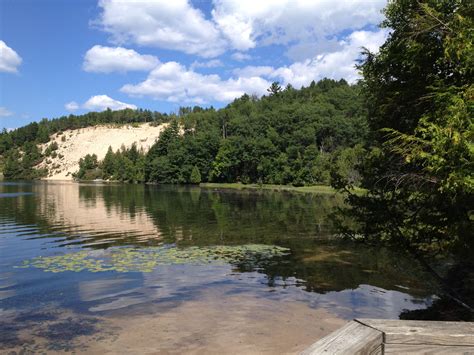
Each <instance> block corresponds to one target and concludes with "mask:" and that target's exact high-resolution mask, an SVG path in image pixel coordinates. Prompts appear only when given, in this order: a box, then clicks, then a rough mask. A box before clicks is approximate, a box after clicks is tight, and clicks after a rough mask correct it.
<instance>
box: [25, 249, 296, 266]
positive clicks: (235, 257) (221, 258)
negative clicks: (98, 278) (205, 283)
mask: <svg viewBox="0 0 474 355" xmlns="http://www.w3.org/2000/svg"><path fill="white" fill-rule="evenodd" d="M288 251H289V249H287V248H283V247H279V246H276V245H262V244H249V245H239V246H213V247H189V248H177V247H174V246H173V247H170V246H162V247H147V248H139V249H137V248H114V249H108V250H101V251H97V250H82V251H78V252H74V253H69V254H63V255H56V256H48V257H41V256H40V257H37V258H33V259H30V260H25V261H24V262H23V265H21V266H19V267H20V268H28V267H35V268H38V269H43V270H44V271H48V272H63V271H75V272H79V271H84V270H85V271H91V272H102V271H116V272H131V271H139V272H151V271H153V269H154V268H155V267H157V266H159V265H173V264H195V265H204V264H211V263H212V264H237V263H246V264H251V265H258V264H261V263H264V262H265V261H268V260H270V259H271V258H273V257H276V256H282V255H285V254H287V253H288Z"/></svg>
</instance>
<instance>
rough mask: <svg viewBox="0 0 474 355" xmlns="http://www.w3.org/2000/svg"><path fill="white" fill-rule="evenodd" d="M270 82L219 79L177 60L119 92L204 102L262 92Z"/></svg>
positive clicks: (242, 78) (189, 101) (258, 79)
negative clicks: (189, 67) (187, 67)
mask: <svg viewBox="0 0 474 355" xmlns="http://www.w3.org/2000/svg"><path fill="white" fill-rule="evenodd" d="M269 86H270V83H269V82H268V81H267V80H265V79H263V78H260V77H239V78H229V79H227V80H223V79H221V78H220V77H219V76H218V75H215V74H212V75H203V74H199V73H196V72H194V71H193V70H188V69H186V67H184V66H183V65H181V64H179V63H177V62H167V63H163V64H161V65H159V66H158V67H157V68H156V69H154V70H153V71H152V72H151V73H150V74H149V75H148V78H147V79H146V80H145V81H143V82H141V83H138V84H136V85H131V84H128V85H125V86H123V87H122V89H121V91H122V92H125V93H127V94H129V95H132V96H148V97H151V98H153V99H156V100H167V101H170V102H187V103H191V102H193V103H197V104H204V103H208V102H212V101H219V102H229V101H231V100H233V99H234V98H236V97H240V96H242V95H243V94H244V93H249V94H253V93H256V94H263V93H265V92H266V89H267V88H268V87H269Z"/></svg>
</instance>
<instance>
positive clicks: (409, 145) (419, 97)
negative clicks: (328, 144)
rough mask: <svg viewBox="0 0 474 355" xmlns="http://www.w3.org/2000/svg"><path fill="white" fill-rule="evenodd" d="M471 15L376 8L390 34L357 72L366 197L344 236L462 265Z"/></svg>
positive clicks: (472, 92) (436, 8)
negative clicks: (366, 139) (364, 126)
mask: <svg viewBox="0 0 474 355" xmlns="http://www.w3.org/2000/svg"><path fill="white" fill-rule="evenodd" d="M473 13H474V7H473V4H472V2H468V1H461V0H443V1H434V0H433V1H425V2H415V1H414V2H411V1H396V2H391V3H389V5H388V7H387V8H386V10H385V14H386V16H387V19H386V21H385V22H384V26H386V27H390V28H391V29H392V32H391V34H390V35H389V37H388V39H387V41H386V42H385V44H384V45H383V46H382V47H381V50H380V52H379V53H378V54H373V53H369V52H367V53H366V59H365V61H364V62H363V64H362V65H361V70H362V72H363V75H364V81H363V88H364V92H365V96H366V98H367V106H368V109H369V116H368V123H369V127H370V131H371V132H370V134H371V137H372V139H371V140H370V143H371V145H372V147H370V148H369V154H367V156H366V158H365V159H364V160H363V161H362V162H361V163H360V164H359V167H360V169H359V171H361V172H362V180H363V186H364V187H366V188H367V189H368V190H369V193H368V195H366V196H351V197H350V198H349V201H350V203H351V205H352V206H353V208H352V214H353V215H354V216H356V217H357V218H358V220H359V222H360V225H359V228H358V229H357V230H356V231H352V233H355V234H357V235H364V236H365V237H366V239H368V240H371V241H386V242H390V243H394V244H397V245H402V246H404V247H407V248H409V249H411V250H414V251H417V252H452V253H454V254H455V255H457V256H459V257H460V258H463V256H472V253H473V252H474V238H473V235H472V231H473V230H474V228H473V225H472V221H473V215H474V214H473V210H472V201H473V188H474V179H473V176H472V173H473V171H474V166H473V154H474V145H473V132H474V131H473V117H474V105H473V98H474V86H473V83H472V78H473V77H474V72H473V71H474V65H473V63H474V50H473V39H474V38H473V36H474V32H473V31H472V29H473V28H474V23H473V18H474V17H473ZM339 181H340V180H339ZM342 185H344V183H342V184H340V185H339V186H342Z"/></svg>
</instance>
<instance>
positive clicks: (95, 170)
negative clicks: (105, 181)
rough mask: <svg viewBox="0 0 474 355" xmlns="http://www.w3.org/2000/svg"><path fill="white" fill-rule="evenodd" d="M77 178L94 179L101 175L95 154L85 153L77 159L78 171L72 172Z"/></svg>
mask: <svg viewBox="0 0 474 355" xmlns="http://www.w3.org/2000/svg"><path fill="white" fill-rule="evenodd" d="M73 177H74V178H75V179H78V180H95V179H100V178H101V177H102V171H101V170H100V169H99V162H98V161H97V155H95V154H92V155H91V154H87V155H86V156H85V157H84V158H81V159H80V160H79V171H77V172H76V173H74V174H73Z"/></svg>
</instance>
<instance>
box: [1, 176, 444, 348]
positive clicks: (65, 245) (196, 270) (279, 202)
mask: <svg viewBox="0 0 474 355" xmlns="http://www.w3.org/2000/svg"><path fill="white" fill-rule="evenodd" d="M340 203H342V201H341V200H340V198H339V197H337V196H331V195H319V196H318V195H311V194H285V193H277V192H257V193H256V192H248V191H247V192H246V191H243V192H242V191H230V190H229V191H217V190H211V189H199V188H190V187H170V186H163V187H158V186H144V185H113V184H74V183H34V184H28V183H25V184H0V255H1V260H0V315H1V316H2V317H1V320H0V331H1V332H2V334H8V337H7V336H6V335H5V336H3V337H2V338H0V349H15V350H18V349H19V347H20V348H21V346H20V345H19V343H21V342H22V341H23V342H24V344H29V343H30V342H31V341H32V340H34V341H35V344H41V345H37V346H39V348H38V347H37V348H35V349H36V350H38V349H42V350H44V349H46V350H47V349H50V350H51V349H52V350H54V349H55V346H59V348H61V346H63V347H64V344H65V341H63V342H62V343H61V341H59V342H57V343H55V341H54V337H56V338H58V339H63V340H64V339H66V340H67V341H66V342H69V343H71V344H73V343H74V344H76V343H77V344H76V345H75V349H76V350H78V349H81V346H86V345H84V344H87V349H89V350H91V349H94V350H98V348H97V346H98V345H97V344H96V343H97V339H99V338H100V337H102V338H103V339H105V338H106V339H109V340H110V339H111V338H114V339H118V340H117V342H113V344H115V345H113V344H112V343H110V344H109V345H107V346H108V348H107V349H108V350H111V349H112V350H113V349H115V348H114V347H115V346H117V345H116V344H119V343H120V344H125V343H126V342H127V341H129V342H130V341H132V342H133V341H135V340H136V339H135V338H133V339H135V340H133V339H131V338H130V337H131V336H132V335H130V334H126V330H129V324H128V323H125V322H124V318H126V319H127V320H128V321H129V322H131V323H133V324H138V322H139V321H141V322H142V323H140V324H148V325H149V327H151V328H153V327H157V328H159V329H161V330H160V331H162V332H164V333H163V334H161V333H160V335H159V336H158V335H156V334H155V335H156V336H155V337H154V338H153V339H155V343H150V344H149V345H150V346H155V347H156V346H160V344H168V345H169V346H170V347H171V348H173V346H178V347H181V349H182V350H183V351H184V350H186V349H188V350H189V349H190V348H188V347H189V346H191V345H190V342H189V341H188V340H189V339H188V338H186V339H184V338H183V335H179V336H178V335H174V337H173V336H171V335H170V334H169V332H170V331H171V328H173V327H178V328H179V326H180V325H181V326H182V327H183V328H186V327H188V328H186V329H188V330H189V334H188V335H189V337H191V338H192V337H193V336H194V335H193V334H194V333H193V331H197V330H195V329H194V328H192V327H193V326H194V327H196V329H197V328H202V327H201V324H199V322H196V323H195V324H194V323H193V324H194V325H193V324H186V325H185V324H180V323H179V322H180V320H181V321H182V322H186V321H188V322H189V317H190V316H191V315H192V314H194V312H198V310H199V309H201V310H203V311H204V310H205V312H207V313H208V317H210V319H211V320H213V321H214V322H215V323H216V324H217V323H218V322H222V320H221V319H218V318H217V317H220V316H219V314H221V316H222V314H228V316H229V317H230V318H229V319H228V320H226V323H225V324H224V323H223V324H221V325H222V329H221V330H219V331H218V330H216V329H215V328H214V327H213V326H210V325H209V327H208V329H207V333H203V332H204V330H199V334H200V335H199V336H201V337H203V339H206V342H205V343H202V344H201V346H202V348H196V349H195V350H196V351H198V350H199V349H201V350H202V349H205V348H206V347H207V346H210V343H209V342H213V343H212V345H213V346H217V347H218V344H216V343H215V342H217V341H221V340H222V339H226V340H227V341H230V342H232V341H231V340H229V339H227V336H228V334H227V333H229V334H232V333H234V335H235V334H236V333H239V334H244V335H245V337H250V336H251V337H252V338H248V339H247V338H246V339H247V341H254V342H255V344H258V343H259V342H260V344H267V343H265V338H264V337H265V334H264V333H262V332H258V331H256V330H255V329H254V328H253V327H252V326H251V325H250V324H257V323H258V322H260V323H258V324H259V326H260V327H270V328H272V327H274V328H275V331H276V332H278V331H281V332H282V334H283V333H284V334H286V335H285V339H286V340H287V341H288V344H290V343H291V344H293V345H292V347H289V348H284V345H283V344H279V345H278V346H282V347H283V348H272V345H271V343H268V344H267V345H265V346H267V348H265V349H266V350H265V349H263V350H262V349H260V348H255V349H253V348H252V349H253V350H255V351H267V350H268V352H272V351H273V352H274V351H276V350H278V351H283V350H282V349H286V350H288V351H290V352H291V351H296V350H301V347H302V348H304V346H305V345H309V343H311V342H312V341H314V339H315V337H316V336H322V335H325V334H327V333H328V332H329V331H330V330H332V329H335V328H336V327H337V326H339V325H340V324H342V323H343V320H344V319H351V318H354V317H373V318H398V317H399V315H400V313H402V312H408V311H414V310H417V309H423V308H426V307H427V306H429V305H430V304H431V303H432V301H433V300H434V299H436V296H434V294H436V289H434V288H433V286H432V284H431V281H430V278H429V276H428V275H426V274H425V273H424V272H423V270H422V269H421V268H420V266H419V265H417V264H416V263H415V262H414V261H413V260H411V259H410V258H409V257H407V256H406V255H403V254H398V253H394V252H393V251H389V250H385V249H373V248H368V247H366V246H361V245H354V244H350V243H346V242H341V241H337V240H335V239H334V238H333V237H332V234H333V228H332V226H331V224H330V222H329V219H328V216H327V215H328V213H329V211H330V209H331V207H333V206H336V205H338V204H340ZM251 245H258V246H263V247H264V248H270V249H271V248H273V247H272V246H278V247H280V248H281V249H282V250H287V251H288V252H285V253H284V254H282V255H274V256H272V257H271V258H262V256H261V254H258V253H257V254H255V255H253V256H252V257H251V256H250V255H248V254H245V253H243V254H241V257H239V258H228V259H222V258H220V259H219V258H215V259H216V260H220V261H221V262H214V260H213V258H209V259H205V261H206V262H203V263H196V262H194V263H186V262H185V263H184V264H183V263H182V261H183V260H178V259H179V258H178V259H173V258H168V259H167V262H166V263H164V262H161V263H154V264H153V265H151V264H150V265H148V264H147V265H148V266H150V267H147V268H144V269H133V270H132V269H127V268H121V267H116V268H115V269H113V268H81V267H77V260H75V259H74V260H72V259H71V257H72V256H74V255H86V256H90V255H92V256H93V257H94V258H101V257H105V256H107V255H108V257H110V255H119V254H120V255H122V254H123V257H124V258H125V257H127V255H128V256H130V255H132V256H133V257H132V259H133V260H132V259H131V260H129V261H128V262H132V263H133V262H135V260H136V259H137V258H139V255H143V254H144V253H147V252H148V251H149V250H154V251H157V250H158V251H159V250H164V249H166V250H176V251H177V253H178V254H179V253H181V254H179V255H183V254H182V253H183V252H186V250H188V251H190V250H197V251H199V253H197V254H199V255H200V254H201V253H203V252H205V251H208V250H214V249H213V248H216V246H221V247H219V248H221V249H220V250H239V253H241V252H242V250H244V249H245V248H249V246H251ZM224 246H225V247H224ZM163 248H164V249H163ZM243 248H244V249H243ZM259 248H260V247H259ZM81 253H82V254H81ZM157 255H158V254H157ZM190 255H191V254H190ZM193 255H194V254H193ZM239 255H240V254H239ZM63 256H65V257H64V258H63ZM39 257H41V258H42V260H48V259H47V258H53V259H54V260H58V258H59V259H61V260H62V259H65V260H67V262H66V263H65V264H64V265H66V266H68V265H70V263H76V264H74V265H75V266H74V267H72V268H68V267H66V268H65V270H66V269H67V270H76V271H79V272H71V271H64V272H57V273H56V272H47V271H44V269H46V270H48V268H43V269H42V268H40V269H38V268H26V269H22V268H16V267H17V266H19V265H22V263H23V262H24V260H41V259H38V258H39ZM193 257H194V256H193ZM45 258H46V259H45ZM181 259H183V258H181ZM190 259H192V258H191V256H190ZM173 260H174V261H173ZM178 261H179V262H178ZM145 262H147V263H148V262H150V260H145ZM126 265H129V264H126ZM119 268H120V270H118V269H119ZM49 271H60V270H54V269H49ZM117 271H120V272H117ZM33 300H34V304H35V307H34V308H32V307H31V305H32V301H33ZM229 302H233V303H234V304H236V305H240V307H242V309H247V310H249V311H248V312H247V313H245V314H244V315H243V314H241V313H238V312H236V311H235V310H232V308H233V307H234V306H233V305H232V303H229ZM226 307H228V308H229V309H227V308H226ZM51 309H54V310H55V312H53V313H54V317H53V316H51ZM276 309H278V312H276V313H275V310H276ZM250 310H251V311H250ZM271 310H273V312H271ZM183 312H184V313H183ZM186 312H190V313H189V314H188V316H187V317H186V316H184V314H185V313H186ZM197 314H198V313H196V317H200V316H199V315H197ZM292 314H298V315H300V319H298V320H296V319H295V322H294V323H291V322H290V323H288V324H287V325H286V326H285V324H286V323H285V322H286V320H288V319H293V318H292ZM22 317H23V318H22ZM29 317H30V318H29ZM41 317H43V318H44V319H43V320H42V321H39V319H42V318H41ZM48 317H50V318H48ZM51 317H52V318H51ZM147 317H151V318H147ZM212 317H214V318H212ZM311 317H316V318H318V319H319V323H320V324H322V325H321V329H322V330H321V329H319V328H318V329H313V330H311V331H310V330H308V331H306V330H303V329H306V328H303V327H304V326H305V327H307V328H311V329H312V328H314V327H311V326H310V323H309V322H310V321H311V320H312V318H311ZM18 319H24V320H25V319H29V321H24V322H23V323H22V324H23V325H21V326H20V325H18V322H19V320H18ZM67 319H70V320H71V324H76V325H72V326H71V327H65V328H64V334H62V338H61V324H62V323H64V321H65V320H67ZM312 321H314V320H312ZM252 322H253V323H252ZM278 322H279V323H278ZM306 322H308V323H306ZM276 323H278V326H276V325H275V324H276ZM35 327H36V328H37V329H36V328H35ZM80 327H82V329H85V330H87V331H86V332H85V333H84V332H81V331H79V330H77V332H76V333H75V329H76V328H77V329H79V328H80ZM167 327H169V329H168V328H167ZM291 327H293V328H291ZM33 328H35V329H36V330H35V331H34V335H33V333H32V330H31V329H33ZM28 329H29V330H28ZM111 329H114V330H113V331H112V330H111ZM173 329H174V328H173ZM193 329H194V330H193ZM224 329H226V331H227V333H226V332H224ZM277 329H278V331H277ZM142 331H143V332H146V331H147V330H146V329H143V330H142ZM213 332H214V333H216V332H218V333H219V334H221V336H222V339H215V338H216V337H215V334H213ZM165 333H166V334H168V335H166V336H165ZM184 333H185V332H184ZM184 333H183V334H184ZM100 334H102V335H100ZM142 335H143V334H142ZM135 336H138V335H136V334H135ZM267 336H268V335H267ZM177 337H179V339H178V338H177ZM33 338H34V339H33ZM15 339H16V342H15ZM79 340H80V341H79ZM296 340H297V342H295V341H296ZM159 341H161V343H160V342H159ZM121 342H122V343H121ZM150 342H151V340H150ZM305 342H307V344H305ZM139 343H140V342H139ZM139 343H137V344H136V346H139ZM58 344H59V345H58ZM61 344H62V345H61ZM79 344H81V345H79ZM275 344H277V343H275ZM295 344H298V346H296V345H295ZM168 345H167V346H168ZM25 346H26V345H25ZM25 346H23V350H25V349H26V350H28V349H30V350H31V349H32V348H31V347H30V348H26V347H25ZM35 346H36V345H35ZM163 346H165V345H163ZM193 346H194V345H193ZM235 346H238V344H237V343H236V345H235ZM242 346H243V345H242ZM262 346H263V345H262ZM275 346H276V345H275ZM287 346H290V345H287ZM84 349H86V348H84ZM130 349H132V348H130ZM163 349H164V348H163ZM193 349H194V348H193ZM245 349H247V348H239V347H237V348H235V349H234V350H236V351H237V350H239V351H240V350H242V351H244V352H245ZM69 350H70V349H69ZM247 350H249V349H247Z"/></svg>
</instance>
